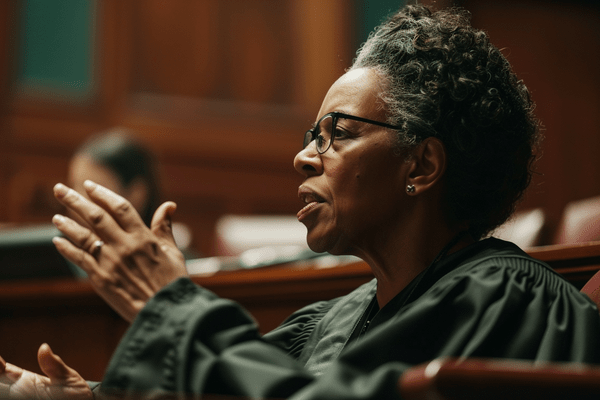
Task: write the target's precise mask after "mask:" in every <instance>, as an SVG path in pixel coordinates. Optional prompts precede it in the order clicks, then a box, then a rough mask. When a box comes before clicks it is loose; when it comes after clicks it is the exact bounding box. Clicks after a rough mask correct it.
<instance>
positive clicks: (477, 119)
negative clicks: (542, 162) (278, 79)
mask: <svg viewBox="0 0 600 400" xmlns="http://www.w3.org/2000/svg"><path fill="white" fill-rule="evenodd" d="M361 67H370V68H375V69H376V70H377V71H378V72H379V73H380V74H381V75H382V77H383V79H384V81H385V82H384V93H383V95H382V101H383V103H384V105H385V107H386V108H387V111H388V115H389V118H388V122H389V123H390V124H393V125H398V126H402V127H403V129H402V130H400V131H398V132H399V133H398V146H399V147H398V151H399V153H401V152H402V149H404V148H406V147H411V146H415V145H417V144H418V143H419V141H420V140H421V139H423V138H426V137H432V136H433V137H436V138H439V139H440V140H441V141H442V142H443V143H444V146H445V148H446V154H447V171H446V183H445V184H446V187H445V199H446V204H447V205H448V215H449V216H451V217H452V218H454V219H455V220H456V221H462V222H464V221H466V222H467V223H468V226H469V232H470V234H471V236H473V237H474V238H475V239H479V238H481V237H483V236H485V235H486V234H488V233H489V232H491V231H492V230H493V229H494V228H496V227H498V226H499V225H501V224H502V223H503V222H505V221H506V220H507V219H508V217H510V215H511V214H512V213H513V212H514V210H515V207H516V205H517V204H518V201H519V200H520V199H521V198H522V196H523V193H524V191H525V189H526V188H527V186H528V185H529V183H530V181H531V176H532V172H533V169H532V164H533V161H534V159H535V153H536V148H537V146H538V145H539V143H540V140H541V134H540V129H539V126H540V124H539V121H538V120H537V119H536V118H535V116H534V114H533V110H534V104H533V102H532V100H531V99H530V95H529V91H528V90H527V88H526V87H525V85H524V84H523V82H522V81H520V80H518V79H517V77H516V76H515V74H514V73H513V71H512V69H511V66H510V65H509V63H508V61H507V60H506V58H505V57H504V56H503V55H502V53H501V51H500V50H499V49H497V48H496V47H495V46H494V45H492V44H491V43H490V41H489V39H488V37H487V35H486V34H485V33H484V32H483V31H480V30H477V29H474V28H472V27H471V26H470V14H469V13H468V11H466V10H462V9H452V10H450V11H448V10H442V11H437V12H432V11H430V10H429V9H427V8H426V7H424V6H419V5H410V6H407V7H406V8H405V9H403V10H402V11H401V12H400V13H397V14H395V15H394V16H392V17H391V18H390V19H389V20H388V22H387V23H385V24H383V25H381V26H380V27H379V28H378V29H376V30H375V31H374V32H372V34H371V35H370V36H369V38H368V40H367V41H366V42H365V43H364V44H363V46H362V47H361V48H360V49H359V51H358V53H357V58H356V59H355V61H354V63H353V65H352V67H351V69H353V68H361Z"/></svg>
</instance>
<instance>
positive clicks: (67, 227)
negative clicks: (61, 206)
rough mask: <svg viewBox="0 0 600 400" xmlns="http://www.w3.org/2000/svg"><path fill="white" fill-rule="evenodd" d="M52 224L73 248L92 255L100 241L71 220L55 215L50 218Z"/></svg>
mask: <svg viewBox="0 0 600 400" xmlns="http://www.w3.org/2000/svg"><path fill="white" fill-rule="evenodd" d="M52 223H53V224H54V226H56V228H57V229H58V230H59V231H60V232H61V233H62V234H63V235H65V236H66V237H67V238H68V239H69V240H70V241H71V242H72V243H73V244H74V245H75V246H77V247H79V248H80V249H82V250H84V251H86V252H88V253H90V254H92V255H94V252H95V251H97V245H96V244H97V242H99V241H101V239H100V238H99V237H98V236H97V235H96V234H94V232H92V231H91V230H89V229H88V228H85V227H83V226H81V225H79V223H77V222H75V221H74V220H72V219H71V218H68V217H65V216H64V215H60V214H56V215H55V216H54V217H52Z"/></svg>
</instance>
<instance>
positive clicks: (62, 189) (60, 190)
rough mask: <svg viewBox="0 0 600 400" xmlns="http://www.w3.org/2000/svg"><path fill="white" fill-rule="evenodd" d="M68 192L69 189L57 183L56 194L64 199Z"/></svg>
mask: <svg viewBox="0 0 600 400" xmlns="http://www.w3.org/2000/svg"><path fill="white" fill-rule="evenodd" d="M68 191H69V189H68V188H67V187H66V186H65V185H63V184H62V183H57V184H56V185H54V194H55V195H57V196H61V197H62V196H64V195H65V194H67V192H68Z"/></svg>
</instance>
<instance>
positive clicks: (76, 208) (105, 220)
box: [54, 183, 123, 242]
mask: <svg viewBox="0 0 600 400" xmlns="http://www.w3.org/2000/svg"><path fill="white" fill-rule="evenodd" d="M54 196H55V197H56V199H57V200H58V201H60V202H61V203H62V204H63V205H64V206H65V207H67V208H68V209H70V210H72V211H73V212H75V213H76V214H78V215H79V216H80V217H81V218H82V219H83V220H84V221H85V222H86V223H87V224H88V225H89V226H90V227H91V228H92V229H93V230H94V232H95V233H96V234H98V236H101V237H102V240H105V241H106V240H107V239H109V240H110V241H111V242H113V241H119V240H120V238H121V237H122V234H123V230H122V229H121V227H120V226H119V224H118V223H117V222H116V221H115V220H114V219H113V218H112V216H111V215H110V214H109V213H108V212H106V210H104V209H103V208H102V207H100V206H98V205H97V204H95V203H93V202H91V201H89V200H88V199H86V198H85V197H84V196H82V195H81V194H79V193H77V192H76V191H75V190H73V189H70V188H68V187H67V186H65V185H63V184H62V183H57V184H56V185H55V186H54ZM77 225H79V224H77ZM79 226H80V225H79ZM82 228H83V227H82ZM83 229H85V228H83ZM63 233H64V232H63Z"/></svg>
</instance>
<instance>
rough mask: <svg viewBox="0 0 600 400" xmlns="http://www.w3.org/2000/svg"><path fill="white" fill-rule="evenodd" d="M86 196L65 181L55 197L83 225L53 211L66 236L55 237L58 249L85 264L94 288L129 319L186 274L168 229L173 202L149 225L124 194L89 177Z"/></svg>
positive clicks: (160, 209) (183, 263)
mask: <svg viewBox="0 0 600 400" xmlns="http://www.w3.org/2000/svg"><path fill="white" fill-rule="evenodd" d="M84 188H85V189H86V192H87V194H88V196H89V198H90V199H91V201H89V200H87V199H86V198H85V197H84V196H82V195H80V194H79V193H77V192H76V191H75V190H73V189H69V188H68V187H66V186H65V185H63V184H60V183H59V184H57V185H56V186H55V187H54V195H55V197H56V198H57V199H58V200H59V201H60V202H61V203H62V204H64V205H65V206H66V207H67V208H68V209H70V210H71V211H73V212H75V213H76V214H78V215H79V216H80V217H81V218H82V219H83V221H85V224H87V227H84V226H82V225H80V224H78V223H77V222H75V221H74V220H72V219H70V218H68V217H65V216H62V215H55V216H54V218H53V219H52V222H53V223H54V224H55V225H56V227H57V228H58V229H59V230H60V231H61V232H62V233H63V234H64V235H65V236H66V238H68V239H69V240H67V239H65V238H61V237H57V238H55V239H54V244H55V246H56V248H57V249H58V251H59V252H60V253H61V254H62V255H63V256H64V257H66V258H67V259H68V260H70V261H71V262H73V263H75V264H76V265H78V266H80V267H81V268H83V270H85V271H86V272H87V274H88V276H89V278H90V282H91V284H92V286H93V287H94V288H95V290H96V291H97V292H98V293H99V294H100V296H102V297H103V298H104V300H105V301H106V302H107V303H108V304H109V305H110V306H111V307H112V308H113V309H115V311H117V312H118V313H119V314H120V315H121V316H123V318H125V319H126V320H128V321H132V320H133V319H134V318H135V316H136V315H137V313H138V312H139V311H140V310H141V309H142V308H143V307H144V305H145V304H146V303H147V301H148V300H149V299H150V298H151V297H152V296H154V295H155V294H156V292H158V291H159V290H160V289H161V288H162V287H164V286H165V285H167V284H169V283H170V282H172V281H173V280H175V279H177V278H179V277H182V276H187V270H186V268H185V260H184V258H183V255H182V254H181V252H180V251H179V249H178V248H177V245H176V244H175V240H174V239H173V233H172V230H171V216H172V215H173V213H174V212H175V209H176V205H175V203H173V202H166V203H163V204H162V205H161V206H160V207H159V208H158V209H157V210H156V212H155V213H154V217H153V219H152V224H151V228H150V229H148V227H146V225H145V224H144V222H143V221H142V218H141V217H140V216H139V214H138V213H137V212H136V211H135V209H134V208H133V206H132V205H131V204H130V203H129V202H128V201H127V200H126V199H124V198H123V197H121V196H119V195H117V194H116V193H114V192H112V191H110V190H108V189H106V188H104V187H102V186H100V185H97V184H95V183H93V182H91V181H86V182H85V183H84Z"/></svg>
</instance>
